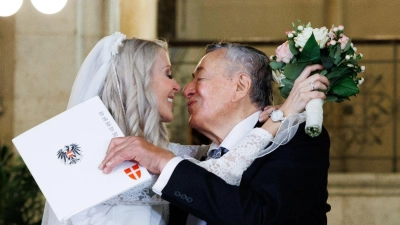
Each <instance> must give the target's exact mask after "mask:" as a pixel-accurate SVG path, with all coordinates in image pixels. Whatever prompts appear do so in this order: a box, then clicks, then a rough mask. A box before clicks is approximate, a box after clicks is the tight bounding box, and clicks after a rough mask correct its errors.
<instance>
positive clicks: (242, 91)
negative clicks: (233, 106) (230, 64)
mask: <svg viewBox="0 0 400 225" xmlns="http://www.w3.org/2000/svg"><path fill="white" fill-rule="evenodd" d="M250 88H251V78H250V76H249V75H248V74H246V73H241V74H239V75H238V79H237V85H236V91H235V93H234V94H233V95H232V98H231V101H232V102H237V101H239V100H240V99H242V98H244V97H245V96H246V95H247V94H248V93H249V91H250Z"/></svg>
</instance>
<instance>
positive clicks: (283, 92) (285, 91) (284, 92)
mask: <svg viewBox="0 0 400 225" xmlns="http://www.w3.org/2000/svg"><path fill="white" fill-rule="evenodd" d="M279 90H280V92H281V96H282V97H283V98H287V97H288V96H289V94H290V91H291V90H292V89H291V88H288V87H286V86H284V87H280V88H279Z"/></svg>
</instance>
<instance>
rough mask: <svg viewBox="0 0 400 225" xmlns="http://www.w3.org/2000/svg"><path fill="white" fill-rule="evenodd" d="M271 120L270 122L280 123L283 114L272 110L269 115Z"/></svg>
mask: <svg viewBox="0 0 400 225" xmlns="http://www.w3.org/2000/svg"><path fill="white" fill-rule="evenodd" d="M271 119H272V121H274V122H277V121H282V120H284V119H285V118H284V117H283V112H282V111H281V110H274V111H272V113H271Z"/></svg>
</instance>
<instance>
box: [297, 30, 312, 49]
mask: <svg viewBox="0 0 400 225" xmlns="http://www.w3.org/2000/svg"><path fill="white" fill-rule="evenodd" d="M312 32H313V29H312V28H311V27H306V28H304V29H303V31H302V32H301V33H299V34H298V35H297V37H295V38H294V43H296V44H297V45H298V46H299V47H301V48H303V47H304V45H305V44H306V42H307V41H308V39H309V38H310V37H311V34H312Z"/></svg>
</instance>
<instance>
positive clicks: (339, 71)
mask: <svg viewBox="0 0 400 225" xmlns="http://www.w3.org/2000/svg"><path fill="white" fill-rule="evenodd" d="M350 72H351V70H350V68H349V67H347V66H337V67H333V68H332V70H331V72H330V73H328V74H327V75H326V77H328V79H329V80H332V79H334V78H337V77H340V76H343V75H345V74H347V73H350Z"/></svg>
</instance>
